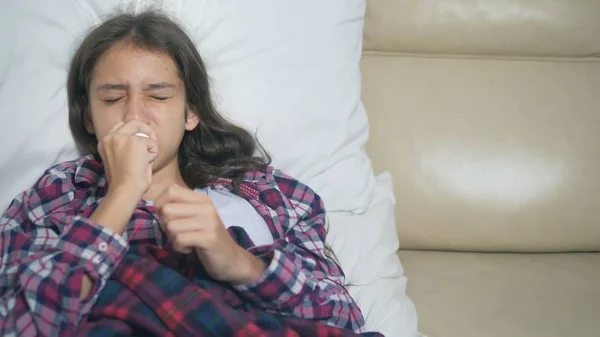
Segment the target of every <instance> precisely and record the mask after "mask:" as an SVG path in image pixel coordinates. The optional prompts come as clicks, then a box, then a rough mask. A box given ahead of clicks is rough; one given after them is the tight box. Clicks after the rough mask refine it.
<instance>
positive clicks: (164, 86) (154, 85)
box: [96, 82, 176, 91]
mask: <svg viewBox="0 0 600 337" xmlns="http://www.w3.org/2000/svg"><path fill="white" fill-rule="evenodd" d="M175 87H176V85H175V84H173V83H167V82H159V83H150V84H148V85H147V86H146V88H144V91H152V90H158V89H171V88H175ZM128 88H129V86H128V85H126V84H112V83H107V84H102V85H99V86H97V87H96V90H97V91H110V90H127V89H128Z"/></svg>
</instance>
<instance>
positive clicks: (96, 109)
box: [91, 104, 123, 139]
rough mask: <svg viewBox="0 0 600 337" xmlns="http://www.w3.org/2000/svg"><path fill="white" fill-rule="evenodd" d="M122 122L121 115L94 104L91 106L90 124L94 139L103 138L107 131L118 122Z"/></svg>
mask: <svg viewBox="0 0 600 337" xmlns="http://www.w3.org/2000/svg"><path fill="white" fill-rule="evenodd" d="M121 120H123V117H122V114H121V113H118V111H112V110H111V109H107V108H106V107H103V106H98V105H96V104H92V105H91V122H92V126H93V128H94V133H95V134H96V138H98V139H100V138H102V137H104V136H105V135H106V134H107V133H108V130H110V128H111V127H112V126H113V125H114V124H115V123H116V122H118V121H121Z"/></svg>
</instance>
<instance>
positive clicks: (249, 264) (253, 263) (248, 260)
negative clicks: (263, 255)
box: [230, 247, 267, 285]
mask: <svg viewBox="0 0 600 337" xmlns="http://www.w3.org/2000/svg"><path fill="white" fill-rule="evenodd" d="M240 250H241V252H240V258H239V259H238V261H239V262H238V265H237V268H235V270H236V271H237V273H236V274H237V275H236V277H235V278H234V279H233V280H231V281H230V282H231V284H232V285H244V284H248V283H254V282H256V280H258V279H259V278H260V277H261V276H262V275H263V274H264V272H265V270H267V263H266V262H265V261H263V260H262V259H260V258H258V257H256V256H254V255H252V253H250V252H248V251H247V250H245V249H243V248H242V247H240Z"/></svg>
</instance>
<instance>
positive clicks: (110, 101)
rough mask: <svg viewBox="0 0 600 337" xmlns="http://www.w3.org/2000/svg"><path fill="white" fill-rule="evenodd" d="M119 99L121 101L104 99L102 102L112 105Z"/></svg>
mask: <svg viewBox="0 0 600 337" xmlns="http://www.w3.org/2000/svg"><path fill="white" fill-rule="evenodd" d="M120 99H121V97H117V98H111V99H105V100H104V102H105V103H106V104H113V103H117V102H118V101H119V100H120Z"/></svg>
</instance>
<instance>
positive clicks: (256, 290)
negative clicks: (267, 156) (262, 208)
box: [235, 171, 364, 332]
mask: <svg viewBox="0 0 600 337" xmlns="http://www.w3.org/2000/svg"><path fill="white" fill-rule="evenodd" d="M274 174H275V180H276V182H277V185H278V189H279V190H280V191H281V193H282V196H281V197H282V198H286V199H288V200H285V201H286V203H288V204H289V206H290V208H291V210H288V211H287V212H289V213H292V214H293V215H292V216H291V217H290V221H295V222H296V223H295V224H291V229H290V230H288V231H287V232H286V235H285V238H284V239H280V240H276V241H275V243H274V244H273V245H270V246H263V247H258V249H257V250H254V251H252V250H251V252H253V253H254V254H255V255H257V256H259V257H260V258H262V259H263V260H264V261H265V262H266V263H267V269H266V270H265V272H264V273H263V274H262V275H261V277H260V278H259V279H258V280H256V281H255V282H253V283H250V284H244V285H236V286H235V288H236V290H237V291H238V292H240V294H241V295H242V296H243V297H244V298H246V299H247V300H249V301H250V302H252V303H254V304H255V305H257V306H259V307H260V308H262V309H264V310H266V311H269V312H275V313H279V314H284V315H293V316H295V317H299V318H303V319H310V320H319V321H322V322H324V323H326V324H329V325H333V326H338V327H341V328H344V329H349V330H353V331H356V332H360V331H361V328H362V326H363V325H364V319H363V316H362V313H361V311H360V309H359V307H358V306H357V305H356V303H355V301H354V300H353V299H352V297H351V296H350V294H349V293H348V291H347V289H346V288H345V287H344V285H343V283H344V274H343V272H342V270H341V267H340V266H339V265H338V264H337V263H336V262H335V261H334V259H333V256H331V254H332V253H331V254H329V253H328V252H327V249H326V243H325V235H326V228H325V223H326V216H325V210H324V207H323V203H322V201H321V199H320V197H319V196H318V195H316V194H315V193H314V192H313V191H312V190H311V189H310V188H309V187H307V186H305V185H303V184H301V183H299V182H298V181H296V180H294V179H292V178H290V177H288V176H285V175H284V174H282V173H280V172H278V171H275V173H274Z"/></svg>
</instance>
